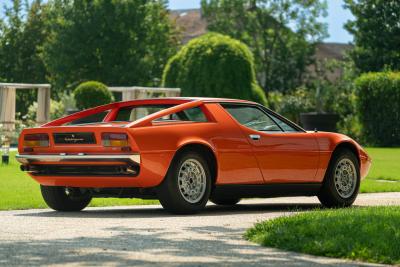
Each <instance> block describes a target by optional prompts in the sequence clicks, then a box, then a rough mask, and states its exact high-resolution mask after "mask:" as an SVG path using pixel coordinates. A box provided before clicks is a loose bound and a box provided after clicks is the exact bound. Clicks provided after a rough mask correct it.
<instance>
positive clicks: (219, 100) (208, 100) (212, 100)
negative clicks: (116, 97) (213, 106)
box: [117, 97, 257, 106]
mask: <svg viewBox="0 0 400 267" xmlns="http://www.w3.org/2000/svg"><path fill="white" fill-rule="evenodd" d="M164 101H165V103H166V104H170V103H171V102H174V101H177V102H180V103H185V102H190V101H202V102H204V103H247V104H257V103H256V102H252V101H248V100H241V99H231V98H217V97H158V98H145V99H134V100H128V101H121V102H117V103H118V104H119V105H121V106H129V105H135V104H136V103H138V102H141V104H144V105H148V104H152V103H153V102H154V103H156V104H163V103H162V102H164Z"/></svg>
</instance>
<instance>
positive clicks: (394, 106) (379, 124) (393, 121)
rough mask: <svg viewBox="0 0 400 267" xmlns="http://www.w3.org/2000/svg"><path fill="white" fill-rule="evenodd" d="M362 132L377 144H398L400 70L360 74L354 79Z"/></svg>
mask: <svg viewBox="0 0 400 267" xmlns="http://www.w3.org/2000/svg"><path fill="white" fill-rule="evenodd" d="M356 87H357V95H358V112H359V116H360V119H361V123H362V125H363V129H362V130H363V134H364V136H365V138H366V140H367V141H368V142H370V143H371V144H374V145H379V146H399V145H400V123H399V122H400V73H399V72H380V73H368V74H363V75H362V76H361V77H360V78H358V79H357V80H356Z"/></svg>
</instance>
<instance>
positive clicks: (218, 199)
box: [210, 196, 240, 206]
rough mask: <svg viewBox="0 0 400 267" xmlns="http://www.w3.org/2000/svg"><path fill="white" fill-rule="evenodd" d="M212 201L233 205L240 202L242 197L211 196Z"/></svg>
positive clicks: (223, 204) (217, 203)
mask: <svg viewBox="0 0 400 267" xmlns="http://www.w3.org/2000/svg"><path fill="white" fill-rule="evenodd" d="M210 201H211V202H212V203H214V204H216V205H221V206H233V205H236V204H237V203H239V201H240V198H232V197H218V196H211V197H210Z"/></svg>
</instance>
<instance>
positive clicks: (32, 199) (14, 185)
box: [0, 152, 158, 210]
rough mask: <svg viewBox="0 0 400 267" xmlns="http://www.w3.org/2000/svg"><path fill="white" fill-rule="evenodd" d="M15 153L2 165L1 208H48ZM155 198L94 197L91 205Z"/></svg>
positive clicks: (117, 203) (133, 201)
mask: <svg viewBox="0 0 400 267" xmlns="http://www.w3.org/2000/svg"><path fill="white" fill-rule="evenodd" d="M14 155H15V153H14V152H12V153H11V155H10V164H9V165H0V210H11V209H31V208H46V207H47V206H46V204H45V203H44V201H43V199H42V196H41V194H40V188H39V184H38V183H37V182H36V181H34V180H33V179H32V178H31V177H29V176H28V175H27V174H26V173H24V172H22V171H20V170H19V165H20V164H19V163H18V162H17V161H16V160H15V157H14ZM155 203H158V201H155V200H142V199H119V198H100V199H94V200H93V201H92V202H91V203H90V206H91V207H100V206H117V205H143V204H155Z"/></svg>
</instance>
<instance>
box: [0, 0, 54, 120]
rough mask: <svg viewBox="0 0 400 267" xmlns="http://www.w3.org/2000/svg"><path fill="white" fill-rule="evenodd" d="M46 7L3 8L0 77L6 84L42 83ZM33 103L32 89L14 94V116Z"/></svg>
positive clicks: (44, 77) (17, 4) (16, 4)
mask: <svg viewBox="0 0 400 267" xmlns="http://www.w3.org/2000/svg"><path fill="white" fill-rule="evenodd" d="M46 12H47V6H46V4H43V3H42V1H41V0H35V1H33V2H32V3H31V4H30V5H28V4H26V5H23V3H22V1H21V0H14V1H13V4H12V6H11V7H6V12H5V19H4V20H5V21H4V23H2V25H1V30H0V77H1V78H2V79H3V81H6V82H16V83H44V82H47V71H46V68H45V66H44V63H43V60H42V58H41V51H42V45H43V43H44V42H45V39H46V38H47V35H48V29H47V27H46V21H47V13H46ZM35 100H36V92H35V91H33V90H21V91H20V92H18V94H17V106H16V109H17V114H20V116H23V115H25V114H26V113H27V112H28V107H29V104H31V103H33V101H35Z"/></svg>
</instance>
